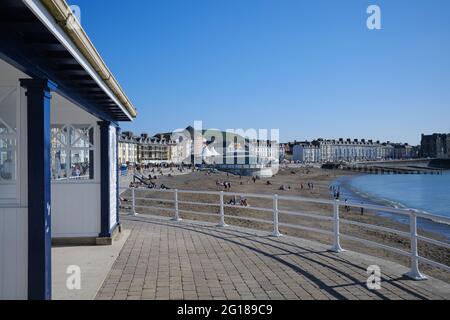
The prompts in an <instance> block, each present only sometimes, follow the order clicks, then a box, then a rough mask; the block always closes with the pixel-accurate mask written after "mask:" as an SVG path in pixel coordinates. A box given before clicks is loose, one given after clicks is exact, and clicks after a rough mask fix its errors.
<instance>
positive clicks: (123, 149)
mask: <svg viewBox="0 0 450 320" xmlns="http://www.w3.org/2000/svg"><path fill="white" fill-rule="evenodd" d="M137 163H138V142H137V138H136V137H135V136H134V135H133V132H131V131H126V132H123V133H122V134H121V135H120V137H119V164H120V165H124V164H125V165H135V164H137Z"/></svg>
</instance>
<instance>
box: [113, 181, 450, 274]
mask: <svg viewBox="0 0 450 320" xmlns="http://www.w3.org/2000/svg"><path fill="white" fill-rule="evenodd" d="M121 190H122V191H126V190H129V191H130V192H131V199H128V200H129V201H130V200H131V208H130V209H131V212H132V214H134V215H137V214H138V210H137V208H148V209H156V210H166V211H172V212H174V216H173V219H172V220H174V221H182V219H181V216H180V214H182V213H185V214H193V215H200V216H213V217H218V218H219V222H218V225H217V226H218V227H222V228H223V227H227V226H228V225H227V224H226V222H225V218H231V219H242V220H248V221H254V222H259V223H266V224H271V225H272V226H273V230H272V232H271V235H272V236H274V237H280V236H282V234H281V233H280V231H279V228H280V226H281V227H288V228H295V229H299V230H304V231H311V232H317V233H321V234H326V235H329V236H332V237H333V245H332V247H331V250H332V251H334V252H337V253H339V252H342V251H344V249H343V248H342V247H341V239H345V240H351V241H356V242H360V243H363V244H365V245H368V246H372V247H377V248H380V249H384V250H388V251H391V252H394V253H397V254H399V255H402V256H407V257H409V258H410V261H411V267H410V271H409V272H408V273H407V274H406V275H407V276H408V277H410V278H412V279H414V280H424V279H426V277H425V276H424V275H423V274H422V273H421V272H420V270H419V262H422V263H425V264H428V265H431V266H433V267H437V268H440V269H443V270H445V271H447V272H450V267H449V266H447V265H444V264H442V263H439V262H436V261H433V260H430V259H427V258H425V257H422V256H420V255H419V252H418V245H417V242H418V241H423V242H427V243H430V244H433V245H436V246H440V247H444V248H446V249H450V244H449V243H447V242H443V241H440V240H435V239H431V238H428V237H425V236H421V235H418V234H417V218H424V219H430V220H434V221H439V222H442V223H448V224H450V218H448V217H444V216H437V215H432V214H429V213H427V212H423V211H419V210H414V209H398V208H391V207H385V206H378V205H371V204H361V203H352V202H344V203H343V202H340V201H339V200H326V199H317V198H305V197H294V196H279V195H276V194H275V195H264V194H253V193H235V192H224V191H194V190H177V189H169V190H163V189H147V188H121ZM137 190H138V191H148V192H153V193H157V192H161V193H169V194H170V193H173V199H165V198H147V197H136V191H137ZM179 194H197V195H211V196H218V197H219V198H218V203H210V202H196V201H180V200H179V199H178V196H179ZM224 196H233V197H236V196H239V197H240V196H242V197H245V198H259V199H266V200H271V201H272V203H273V207H272V208H264V207H255V206H252V207H246V206H239V205H238V204H236V205H230V204H226V203H225V201H224ZM136 200H141V201H152V202H163V203H171V204H173V208H168V207H161V206H148V205H141V204H140V205H137V204H136ZM280 200H287V201H298V202H309V203H316V204H325V205H331V206H333V215H332V216H326V215H320V214H312V213H302V212H295V211H287V210H280V209H279V207H278V204H279V201H280ZM179 204H184V205H196V206H206V207H217V208H219V212H218V213H207V212H199V211H190V210H183V209H180V208H179ZM342 206H345V207H354V208H364V209H368V210H374V211H380V212H390V213H395V214H399V215H403V216H407V217H409V220H410V227H409V232H404V231H400V230H396V229H392V228H388V227H382V226H377V225H372V224H367V223H362V222H357V221H353V220H348V219H341V218H340V213H339V211H340V208H341V207H342ZM236 207H239V208H240V209H250V210H255V211H260V212H270V213H272V220H266V219H259V218H255V217H248V216H235V215H227V214H226V213H225V209H226V208H236ZM280 213H281V214H285V215H288V216H299V217H305V218H311V219H316V220H325V221H331V222H332V223H333V228H332V229H333V230H332V231H330V230H325V229H322V228H313V227H308V226H304V225H299V224H292V223H282V222H280V221H279V214H280ZM341 224H345V225H353V226H358V227H362V228H366V229H371V230H377V231H382V232H389V233H393V234H397V235H400V236H403V237H405V238H408V239H409V240H410V243H411V246H410V250H409V251H405V250H403V249H399V248H395V247H391V246H389V245H386V244H381V243H377V242H374V241H371V240H366V239H362V238H359V237H355V236H351V235H346V234H342V233H341V232H340V226H341Z"/></svg>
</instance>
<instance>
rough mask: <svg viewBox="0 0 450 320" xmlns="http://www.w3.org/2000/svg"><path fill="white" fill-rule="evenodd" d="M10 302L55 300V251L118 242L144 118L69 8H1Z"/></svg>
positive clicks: (4, 225)
mask: <svg viewBox="0 0 450 320" xmlns="http://www.w3.org/2000/svg"><path fill="white" fill-rule="evenodd" d="M0 26H1V29H2V30H1V32H0V299H50V298H51V296H52V295H51V245H52V238H53V241H54V242H59V243H61V242H64V243H71V244H109V243H111V238H112V236H113V233H114V232H115V231H116V230H117V226H118V225H119V217H118V174H117V169H118V164H117V135H118V134H119V131H120V129H119V122H120V121H131V120H132V119H133V118H134V117H135V116H136V111H135V109H134V107H133V106H132V104H131V102H130V101H129V99H128V98H127V96H126V95H125V93H124V92H123V90H122V89H121V87H120V86H119V84H118V83H117V81H116V80H115V78H114V76H113V75H112V74H111V72H110V71H109V69H108V68H107V67H106V65H105V63H104V62H103V60H102V59H101V57H100V56H99V54H98V52H97V51H96V50H95V48H94V46H93V45H92V43H91V41H90V40H89V39H88V37H87V36H86V34H85V32H84V31H83V29H82V28H81V26H80V24H79V22H78V20H77V19H76V18H74V16H73V14H72V11H71V10H70V8H69V7H68V5H67V3H66V2H65V1H63V0H23V1H17V0H2V1H1V2H0Z"/></svg>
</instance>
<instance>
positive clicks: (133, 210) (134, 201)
mask: <svg viewBox="0 0 450 320" xmlns="http://www.w3.org/2000/svg"><path fill="white" fill-rule="evenodd" d="M131 210H132V213H133V215H134V216H137V213H136V199H135V194H134V188H131Z"/></svg>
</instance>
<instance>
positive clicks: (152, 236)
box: [97, 215, 450, 300]
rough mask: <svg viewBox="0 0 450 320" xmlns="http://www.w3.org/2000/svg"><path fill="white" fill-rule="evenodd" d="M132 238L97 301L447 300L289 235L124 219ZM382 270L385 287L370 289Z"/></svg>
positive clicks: (449, 290)
mask: <svg viewBox="0 0 450 320" xmlns="http://www.w3.org/2000/svg"><path fill="white" fill-rule="evenodd" d="M123 221H124V226H125V228H129V229H131V230H132V231H131V235H130V237H129V238H128V240H127V242H126V243H125V245H124V247H123V249H122V251H121V253H120V255H119V257H118V259H117V260H116V262H115V263H114V265H113V267H112V269H111V271H110V273H109V275H108V277H107V279H106V280H105V282H104V284H103V286H102V288H101V289H100V291H99V293H98V295H97V299H187V300H190V299H262V300H266V299H448V298H450V286H449V285H447V284H445V283H444V282H442V281H438V280H433V279H430V280H427V281H421V282H416V281H412V280H409V279H405V278H403V277H402V274H403V273H405V272H406V271H407V269H406V268H404V267H401V266H399V265H397V264H394V263H390V262H387V261H385V260H381V259H377V258H373V257H368V256H365V255H361V254H356V253H353V252H344V253H340V254H335V253H332V252H329V251H327V249H328V247H327V246H324V245H320V244H317V243H315V242H310V241H306V240H302V239H297V238H292V237H282V238H272V237H268V236H267V233H263V232H258V231H253V230H248V229H241V228H235V227H229V228H225V229H221V228H216V227H215V226H213V225H211V224H208V223H204V222H191V221H182V222H172V221H168V220H167V219H163V218H156V217H151V216H143V215H141V216H138V217H131V216H128V217H123ZM373 264H376V265H379V266H380V267H381V272H382V282H381V289H380V290H369V289H368V288H367V286H366V281H367V273H366V270H367V267H368V266H369V265H373Z"/></svg>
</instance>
